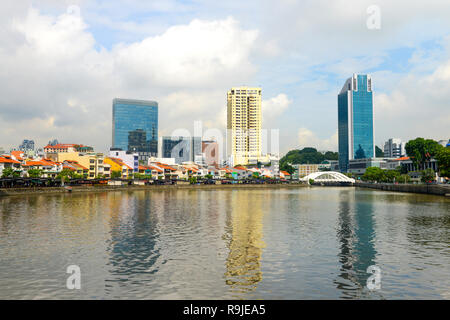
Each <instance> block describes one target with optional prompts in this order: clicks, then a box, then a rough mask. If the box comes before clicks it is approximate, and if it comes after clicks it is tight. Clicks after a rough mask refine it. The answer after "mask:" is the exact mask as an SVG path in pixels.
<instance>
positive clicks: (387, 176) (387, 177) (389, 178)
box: [382, 170, 400, 183]
mask: <svg viewBox="0 0 450 320" xmlns="http://www.w3.org/2000/svg"><path fill="white" fill-rule="evenodd" d="M399 178H400V172H399V171H397V170H383V176H382V179H383V180H382V181H383V182H389V183H392V182H395V181H398V179H399Z"/></svg>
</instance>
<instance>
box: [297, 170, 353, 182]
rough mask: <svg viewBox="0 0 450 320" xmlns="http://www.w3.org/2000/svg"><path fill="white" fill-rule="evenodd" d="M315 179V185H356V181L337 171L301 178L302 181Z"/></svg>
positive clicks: (321, 172) (317, 173) (315, 173)
mask: <svg viewBox="0 0 450 320" xmlns="http://www.w3.org/2000/svg"><path fill="white" fill-rule="evenodd" d="M310 179H313V180H314V182H315V183H321V182H323V183H328V182H339V183H341V182H343V183H355V179H352V178H349V177H347V176H346V175H344V174H342V173H340V172H335V171H320V172H314V173H311V174H309V175H307V176H306V177H303V178H301V179H300V180H301V181H309V180H310Z"/></svg>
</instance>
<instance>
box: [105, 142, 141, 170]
mask: <svg viewBox="0 0 450 320" xmlns="http://www.w3.org/2000/svg"><path fill="white" fill-rule="evenodd" d="M109 158H113V159H114V158H115V159H120V160H121V161H122V162H123V163H125V164H126V165H127V166H129V167H130V168H132V169H133V172H139V154H138V153H137V152H131V151H123V150H120V149H113V148H112V149H111V150H110V151H109Z"/></svg>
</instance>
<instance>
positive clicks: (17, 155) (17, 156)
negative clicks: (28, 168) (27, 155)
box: [11, 150, 24, 160]
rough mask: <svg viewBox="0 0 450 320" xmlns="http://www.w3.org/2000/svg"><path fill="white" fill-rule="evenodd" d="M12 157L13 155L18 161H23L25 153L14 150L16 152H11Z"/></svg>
mask: <svg viewBox="0 0 450 320" xmlns="http://www.w3.org/2000/svg"><path fill="white" fill-rule="evenodd" d="M11 155H13V156H14V157H15V158H16V159H17V160H23V155H24V152H23V151H17V150H14V151H11Z"/></svg>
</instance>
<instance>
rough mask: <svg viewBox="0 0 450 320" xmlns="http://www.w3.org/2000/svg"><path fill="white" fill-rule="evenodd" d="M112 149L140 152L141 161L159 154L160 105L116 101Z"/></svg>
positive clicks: (153, 102) (144, 102) (123, 100)
mask: <svg viewBox="0 0 450 320" xmlns="http://www.w3.org/2000/svg"><path fill="white" fill-rule="evenodd" d="M112 113H113V119H112V148H114V149H117V148H118V149H121V150H124V151H131V152H136V151H137V152H138V153H139V154H140V157H141V160H146V159H148V157H149V156H156V155H157V152H158V103H157V102H156V101H144V100H131V99H114V100H113V112H112Z"/></svg>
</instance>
